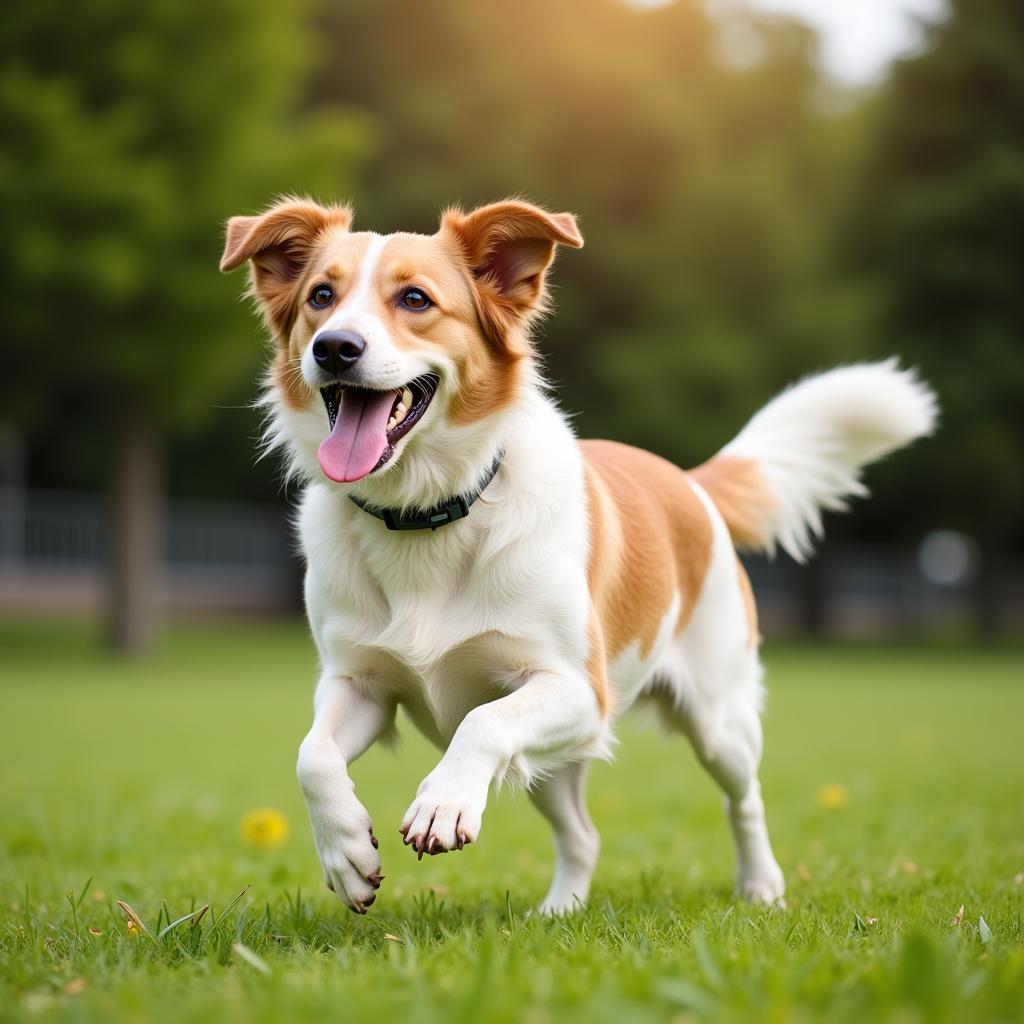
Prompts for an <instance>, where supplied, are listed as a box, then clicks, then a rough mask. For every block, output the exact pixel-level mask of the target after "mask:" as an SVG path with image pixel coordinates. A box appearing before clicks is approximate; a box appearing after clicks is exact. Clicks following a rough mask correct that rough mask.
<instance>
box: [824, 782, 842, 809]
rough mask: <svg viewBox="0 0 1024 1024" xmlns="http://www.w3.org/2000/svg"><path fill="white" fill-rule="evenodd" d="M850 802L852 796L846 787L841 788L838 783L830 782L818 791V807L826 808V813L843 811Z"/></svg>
mask: <svg viewBox="0 0 1024 1024" xmlns="http://www.w3.org/2000/svg"><path fill="white" fill-rule="evenodd" d="M849 800H850V795H849V793H847V791H846V787H845V786H840V785H839V783H837V782H830V783H829V784H828V785H827V786H821V787H820V788H819V789H818V806H819V807H824V808H825V810H826V811H841V810H842V809H843V808H844V807H845V806H846V805H847V803H849Z"/></svg>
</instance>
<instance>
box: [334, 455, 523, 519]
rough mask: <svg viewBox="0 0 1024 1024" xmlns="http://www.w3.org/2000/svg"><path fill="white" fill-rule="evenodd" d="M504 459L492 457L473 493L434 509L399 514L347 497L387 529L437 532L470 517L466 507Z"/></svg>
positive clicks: (359, 499)
mask: <svg viewBox="0 0 1024 1024" xmlns="http://www.w3.org/2000/svg"><path fill="white" fill-rule="evenodd" d="M504 458H505V452H504V451H500V452H498V454H497V455H495V457H494V462H492V463H491V468H490V469H488V470H487V472H486V473H484V475H483V478H482V479H481V480H480V482H479V483H478V484H477V485H476V487H474V488H473V490H471V491H468V492H467V493H466V494H456V495H455V497H454V498H449V499H448V500H447V501H442V502H441V504H440V505H435V506H434V507H433V508H427V509H419V508H413V509H409V510H408V511H406V512H402V511H401V510H400V509H394V508H379V507H378V506H376V505H371V504H370V503H369V502H366V501H363V499H362V498H357V497H356V496H355V495H354V494H350V495H349V497H350V498H351V499H352V501H354V502H355V503H356V504H357V505H358V506H359V507H360V508H361V509H362V510H363V511H364V512H369V513H370V515H371V516H373V517H374V518H376V519H381V520H383V521H384V525H385V526H386V527H387V528H388V529H389V530H438V529H440V528H441V527H442V526H447V525H448V524H449V523H454V522H455V520H456V519H465V518H466V516H468V515H469V506H470V505H472V504H473V502H474V501H476V499H477V498H479V497H480V495H481V494H483V492H484V488H485V487H486V486H487V485H488V484H489V483H490V482H491V481H492V480H493V479H494V475H495V474H496V473H497V472H498V470H499V469H500V468H501V463H502V460H503V459H504Z"/></svg>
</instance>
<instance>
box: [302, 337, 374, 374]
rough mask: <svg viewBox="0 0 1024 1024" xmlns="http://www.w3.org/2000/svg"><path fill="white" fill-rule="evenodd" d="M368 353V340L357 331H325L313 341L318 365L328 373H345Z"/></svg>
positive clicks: (314, 354) (314, 356) (314, 355)
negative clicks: (364, 353)
mask: <svg viewBox="0 0 1024 1024" xmlns="http://www.w3.org/2000/svg"><path fill="white" fill-rule="evenodd" d="M365 351H366V340H365V339H364V338H363V336H362V335H361V334H356V333H355V331H324V332H323V333H321V334H318V335H317V337H316V338H315V339H314V341H313V358H314V359H315V360H316V365H317V366H319V367H320V368H321V369H322V370H326V371H327V372H328V373H344V372H345V370H347V369H348V368H349V367H350V366H352V365H353V364H354V363H355V362H356V361H357V360H358V359H359V357H360V356H361V355H362V354H363V352H365Z"/></svg>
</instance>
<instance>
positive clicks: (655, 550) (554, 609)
mask: <svg viewBox="0 0 1024 1024" xmlns="http://www.w3.org/2000/svg"><path fill="white" fill-rule="evenodd" d="M582 245H583V239H582V236H581V235H580V232H579V229H578V227H577V224H576V219H575V217H573V216H572V215H571V214H568V213H555V214H552V213H548V212H547V211H545V210H543V209H541V208H539V207H537V206H534V205H531V204H529V203H526V202H521V201H506V202H499V203H495V204H492V205H488V206H483V207H480V208H478V209H475V210H473V211H472V212H469V213H466V212H463V211H462V210H459V209H449V210H447V211H445V212H444V213H443V215H442V216H441V219H440V225H439V228H438V230H437V232H436V233H435V234H433V235H419V234H408V233H396V234H390V235H380V234H376V233H374V232H369V231H353V230H352V212H351V210H350V209H349V208H348V207H346V206H336V205H335V206H323V205H319V204H317V203H314V202H311V201H308V200H302V199H292V198H288V199H283V200H281V201H279V202H277V203H276V204H275V205H274V206H272V207H270V208H269V209H268V210H267V211H266V212H264V213H262V214H260V215H258V216H242V217H233V218H232V219H231V220H230V221H229V223H228V225H227V236H226V243H225V248H224V255H223V259H222V261H221V269H222V270H225V271H228V270H233V269H235V268H237V267H240V266H242V265H243V264H246V263H248V264H249V266H250V277H251V292H252V295H253V296H254V298H255V299H256V301H257V304H258V306H259V308H260V310H261V311H262V314H263V318H264V320H265V322H266V326H267V328H268V330H269V332H270V334H271V336H272V339H273V360H272V363H271V365H270V368H269V372H268V378H267V389H266V397H265V404H266V407H267V409H268V411H269V421H270V428H269V435H268V436H269V446H270V447H271V448H282V449H284V450H285V451H286V453H287V459H288V463H289V466H290V471H291V473H292V474H293V475H294V476H296V477H297V478H299V479H300V480H301V481H303V482H304V484H305V489H304V491H303V493H302V499H301V507H300V514H299V523H298V528H299V535H300V537H301V542H302V550H303V552H304V555H305V560H306V566H307V569H306V581H305V599H306V608H307V611H308V615H309V621H310V625H311V627H312V632H313V637H314V640H315V642H316V646H317V650H318V652H319V656H320V666H321V669H320V681H319V683H318V685H317V687H316V695H315V701H314V705H315V714H314V718H313V724H312V727H311V729H310V731H309V734H308V735H307V736H306V738H305V739H304V740H303V742H302V745H301V747H300V750H299V756H298V776H299V781H300V783H301V786H302V791H303V793H304V795H305V799H306V803H307V806H308V808H309V816H310V820H311V822H312V826H313V836H314V839H315V842H316V848H317V851H318V853H319V856H320V861H321V864H322V865H323V872H324V878H325V880H326V882H327V885H328V886H329V887H330V888H331V889H332V890H334V892H335V893H337V895H338V896H339V897H340V898H341V899H342V901H343V902H344V903H345V904H347V905H348V906H349V907H350V908H351V909H353V910H355V911H356V912H358V913H365V912H366V909H367V908H368V907H369V906H370V904H372V903H373V902H374V899H375V898H376V894H377V890H378V888H379V886H380V883H381V878H382V875H381V862H380V856H379V853H378V843H377V839H376V837H375V836H374V833H373V829H372V825H371V819H370V814H369V812H368V811H367V810H366V808H365V807H364V806H363V805H362V803H360V801H359V799H358V797H357V796H356V793H355V789H354V786H353V784H352V781H351V779H350V778H349V775H348V765H349V764H351V763H352V762H353V761H354V760H355V759H356V758H357V757H359V755H360V754H362V753H363V751H365V750H366V749H367V748H368V747H369V746H370V745H371V744H373V743H374V742H375V741H377V740H379V739H382V738H387V737H388V735H389V734H390V733H392V732H393V730H394V720H395V713H396V709H397V708H398V707H399V706H401V707H403V708H404V709H405V711H406V713H407V714H408V716H409V718H410V719H411V720H412V721H413V723H415V725H416V727H417V728H418V729H420V730H421V731H422V732H423V733H424V734H425V735H426V736H427V737H428V738H429V739H430V740H432V741H433V742H434V743H435V744H436V745H437V746H438V748H439V749H440V750H442V751H443V752H444V753H443V756H442V757H441V759H440V761H439V763H438V764H437V767H435V768H434V769H433V771H431V772H430V774H429V775H428V776H427V777H426V778H425V779H424V780H423V782H422V783H421V784H420V786H419V789H418V790H417V792H416V796H415V799H413V801H412V803H411V805H410V806H409V809H408V811H407V812H406V814H405V817H404V819H403V820H402V822H401V828H400V831H401V833H402V836H403V837H404V841H405V843H406V844H407V845H409V846H411V847H412V848H413V850H414V851H415V852H416V854H417V855H419V856H422V855H423V854H424V853H428V854H436V853H443V852H446V851H450V850H461V849H462V848H463V847H464V846H465V845H466V844H468V843H472V842H475V841H476V840H477V838H478V837H479V835H480V828H481V821H482V818H483V813H484V808H485V806H486V803H487V796H488V791H489V790H490V788H491V786H492V784H493V785H495V786H497V785H499V784H501V783H502V782H505V781H507V782H514V783H518V784H519V785H521V786H523V787H524V788H525V789H527V791H528V792H529V794H530V797H531V799H532V800H533V802H534V803H535V804H536V806H537V808H538V810H539V811H540V812H541V814H542V815H543V816H544V817H545V818H547V820H548V821H549V823H550V824H551V827H552V828H553V830H554V836H555V844H556V850H557V859H556V866H555V873H554V879H553V881H552V883H551V887H550V890H549V891H548V893H547V896H546V897H545V899H544V901H543V903H542V904H541V910H542V911H543V912H545V913H562V912H565V911H568V910H571V909H572V908H573V907H576V906H578V905H581V904H582V903H584V902H585V901H586V899H587V895H588V891H589V888H590V880H591V875H592V873H593V870H594V866H595V862H596V860H597V856H598V846H599V841H598V834H597V831H596V830H595V828H594V825H593V823H592V822H591V820H590V817H589V815H588V814H587V809H586V805H585V799H584V788H585V778H586V772H587V764H588V762H589V761H590V760H591V759H593V758H599V757H607V756H608V754H609V749H610V739H611V736H612V732H613V729H614V726H615V723H616V721H617V720H618V718H619V717H620V716H621V715H622V714H623V713H624V712H625V711H626V710H627V709H628V708H629V707H630V706H631V705H633V704H634V703H636V702H637V701H638V700H640V699H641V698H650V699H652V700H654V701H656V702H657V703H658V705H660V708H661V709H662V711H663V713H664V717H665V718H666V720H667V721H668V722H669V723H670V724H671V726H672V727H674V728H676V729H678V730H679V731H680V732H682V733H683V734H685V735H686V737H687V738H688V739H689V740H690V742H691V743H692V745H693V748H694V750H695V751H696V754H697V757H698V758H699V760H700V761H701V763H702V764H703V765H704V766H705V768H706V769H707V770H708V772H709V773H710V774H711V776H712V778H713V779H714V780H715V781H716V782H717V783H718V784H719V785H720V786H721V788H722V790H723V791H724V793H725V807H726V814H727V817H728V820H729V823H730V825H731V827H732V832H733V835H734V838H735V842H736V855H737V867H736V888H737V893H738V894H739V895H740V896H741V897H743V898H745V899H747V900H750V901H752V902H755V903H768V904H770V903H775V902H778V901H781V899H782V896H783V890H784V882H783V874H782V871H781V870H780V868H779V865H778V863H777V862H776V860H775V856H774V854H773V853H772V848H771V844H770V842H769V839H768V829H767V826H766V823H765V810H764V804H763V802H762V798H761V789H760V785H759V782H758V766H759V762H760V759H761V748H762V736H761V723H760V711H761V703H762V684H761V676H762V670H761V664H760V660H759V657H758V643H759V636H758V629H757V621H756V613H755V608H754V601H753V597H752V595H751V591H750V585H749V582H748V580H747V576H746V574H745V572H744V570H743V567H742V565H741V564H740V562H739V560H738V558H737V555H736V550H737V548H745V549H747V550H752V551H768V552H771V551H773V550H774V549H775V548H776V547H782V548H783V549H784V550H786V551H787V552H789V553H790V554H791V555H793V556H794V557H796V558H798V559H803V558H805V557H806V556H807V555H808V554H810V552H811V549H812V545H813V542H814V539H815V538H816V537H817V536H818V535H819V534H820V533H821V514H822V510H824V509H838V508H842V507H844V504H845V502H846V500H847V499H848V498H850V497H852V496H858V495H862V494H864V493H866V492H865V489H864V487H863V485H862V484H861V483H860V470H861V468H862V467H863V466H864V465H866V464H867V463H869V462H871V461H873V460H874V459H877V458H880V457H881V456H883V455H885V454H887V453H888V452H891V451H892V450H894V449H896V448H899V447H900V446H902V445H905V444H907V443H909V442H910V441H912V440H914V439H915V438H919V437H921V436H923V435H926V434H928V433H929V432H930V431H931V430H932V428H933V425H934V423H935V419H936V413H937V409H936V402H935V398H934V395H933V394H932V392H931V391H930V390H929V389H928V388H927V387H926V386H925V385H924V384H923V383H921V382H920V381H919V380H918V379H917V378H916V377H915V376H914V375H913V374H912V373H911V372H908V371H906V370H901V369H899V368H898V366H897V365H896V363H895V361H894V360H891V361H888V362H882V363H872V364H861V365H853V366H847V367H843V368H840V369H835V370H832V371H830V372H827V373H824V374H821V375H819V376H816V377H811V378H808V379H805V380H804V381H802V382H801V383H798V384H796V385H795V386H794V387H791V388H790V389H789V390H787V391H785V392H783V393H782V394H781V395H779V396H778V397H777V398H775V399H774V400H773V401H772V402H770V403H769V404H768V405H767V406H765V407H764V408H763V409H761V411H760V412H758V413H757V415H756V416H754V418H753V419H752V420H751V421H750V422H749V423H748V424H747V426H746V427H744V428H743V430H742V431H741V432H740V433H739V435H738V436H737V437H736V438H735V439H734V440H733V441H731V442H730V443H729V444H728V445H726V447H725V448H724V449H722V451H720V452H719V453H718V454H717V455H715V456H714V457H713V458H712V459H710V460H709V461H708V462H705V463H704V464H703V465H701V466H699V467H698V468H697V469H694V470H692V471H689V472H684V471H683V470H681V469H678V468H677V467H676V466H674V465H672V464H670V463H669V462H666V461H665V460H664V459H661V458H659V457H658V456H656V455H652V454H650V453H648V452H645V451H641V450H638V449H636V448H630V447H628V446H626V445H623V444H617V443H615V442H613V441H580V440H578V439H577V438H576V436H575V434H574V433H573V431H572V429H571V427H570V425H569V423H568V421H567V419H566V417H565V415H564V414H563V413H562V412H561V411H560V410H559V409H558V407H557V405H556V404H555V402H554V401H553V400H552V398H551V397H550V395H549V393H548V391H547V390H546V388H545V386H544V382H543V379H542V377H541V375H540V372H539V369H538V365H537V360H536V356H535V351H534V348H533V345H532V344H531V340H530V335H531V328H533V327H534V325H535V324H536V323H537V321H538V319H539V317H540V316H541V315H542V314H543V313H545V312H546V311H547V308H548V293H547V286H546V278H547V274H548V271H549V270H550V267H551V264H552V261H553V259H554V256H555V251H556V248H557V247H558V246H568V247H570V248H574V249H578V248H580V247H581V246H582Z"/></svg>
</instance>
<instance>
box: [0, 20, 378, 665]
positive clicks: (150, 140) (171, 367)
mask: <svg viewBox="0 0 1024 1024" xmlns="http://www.w3.org/2000/svg"><path fill="white" fill-rule="evenodd" d="M307 19H308V8H307V5H306V4H304V3H299V4H279V3H275V2H273V0H206V2H205V3H203V4H188V3H185V4H182V3H178V2H177V0H147V3H144V4H135V3H129V2H126V0H88V2H83V3H79V4H73V5H66V4H62V3H59V2H57V0H33V2H32V3H11V4H7V5H5V6H4V8H3V13H2V15H0V69H2V70H0V125H2V130H3V135H4V148H3V151H2V153H0V221H2V222H3V224H4V246H3V248H2V252H0V273H2V276H3V280H4V282H5V288H6V289H7V294H8V295H9V296H12V297H15V296H16V301H9V302H6V303H4V311H3V317H4V320H5V323H4V326H3V333H4V337H5V343H6V345H7V346H9V349H10V363H9V365H8V371H9V372H8V373H7V374H6V375H5V379H4V381H3V383H2V384H0V389H2V397H3V401H4V408H5V410H6V413H7V415H10V416H12V417H15V418H16V419H18V420H19V421H20V422H22V423H23V424H25V425H26V426H28V427H34V428H35V429H37V430H38V429H40V428H41V425H42V424H44V423H48V424H49V425H50V426H49V429H50V430H52V431H53V433H54V434H56V435H58V441H57V443H56V444H54V445H53V446H52V450H55V451H57V452H58V453H59V454H58V456H57V457H68V458H70V457H72V456H73V453H74V452H75V451H76V448H75V440H76V434H78V433H80V432H84V431H87V430H92V429H95V427H96V426H97V425H98V426H99V427H100V429H102V430H103V431H104V435H105V437H106V439H107V452H108V453H109V455H108V457H107V461H108V463H109V468H110V474H109V475H110V493H111V499H112V508H111V511H112V517H111V527H112V528H111V573H110V579H111V605H110V636H111V639H112V641H113V642H114V643H115V644H116V645H117V646H118V647H120V648H122V649H126V650H135V649H140V648H142V647H144V646H145V644H146V642H147V640H148V638H149V635H150V633H151V631H152V624H153V621H154V618H153V612H154V604H155V594H154V584H155V582H156V580H157V578H158V572H157V562H158V559H159V554H160V552H159V539H160V521H159V509H160V505H161V499H160V495H161V488H162V484H161V481H162V477H163V448H164V438H165V435H166V431H167V430H168V428H169V426H170V425H172V424H175V425H181V424H186V425H187V424H190V423H195V422H197V421H199V420H201V418H202V417H203V415H204V412H205V411H206V410H207V409H208V408H209V405H210V403H211V401H212V400H214V399H215V397H216V396H217V395H218V394H219V393H220V392H221V390H222V389H223V388H225V387H227V386H228V385H229V384H230V383H232V382H234V381H237V380H238V379H239V378H240V377H246V376H252V375H253V373H254V370H255V367H256V366H257V365H258V363H259V358H260V353H259V346H258V345H255V344H254V343H253V340H252V339H253V325H252V322H251V319H250V317H249V316H248V313H247V311H246V310H245V309H244V307H243V306H242V304H240V303H239V302H238V301H237V299H236V297H235V295H233V294H232V289H231V287H230V286H225V282H224V281H223V280H222V279H221V278H219V276H218V275H217V273H216V263H217V259H218V256H219V250H220V247H221V233H222V230H223V228H222V226H223V223H224V221H225V219H226V218H227V217H228V216H229V215H231V214H234V213H239V212H244V211H245V210H252V209H255V208H256V207H258V206H260V205H262V204H263V203H265V202H266V200H267V197H268V196H271V195H273V194H274V193H275V192H281V191H286V190H303V189H306V190H310V191H316V190H321V189H322V190H324V191H325V192H327V193H329V194H332V195H333V194H337V193H339V192H340V193H343V194H344V193H346V192H347V191H348V187H349V176H348V175H349V172H350V169H351V167H352V166H353V165H354V163H355V162H357V160H358V159H359V158H360V155H361V154H362V153H363V151H364V149H365V146H366V139H367V132H366V126H365V123H364V122H363V121H362V120H361V119H359V118H357V117H354V116H352V115H347V116H346V115H341V114H339V113H336V112H330V111H323V110H319V109H316V108H307V109H305V110H304V111H303V112H302V114H301V116H300V115H299V114H298V113H297V107H298V99H299V97H300V96H301V93H302V81H303V76H304V74H305V71H306V67H307V62H308V61H309V58H310V53H311V52H313V45H312V44H313V40H312V39H311V37H310V34H309V32H308V25H307Z"/></svg>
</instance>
